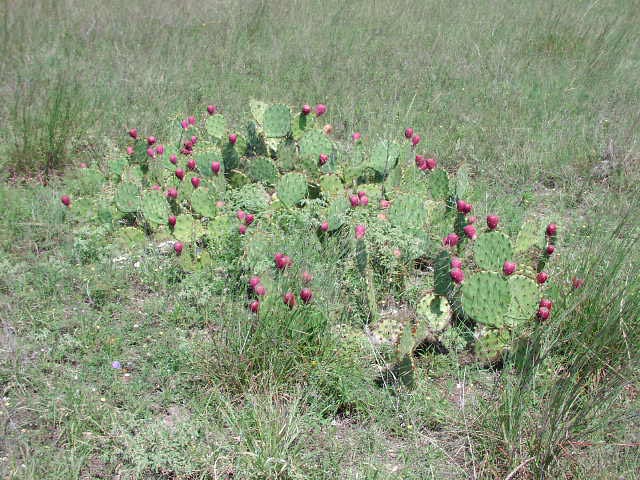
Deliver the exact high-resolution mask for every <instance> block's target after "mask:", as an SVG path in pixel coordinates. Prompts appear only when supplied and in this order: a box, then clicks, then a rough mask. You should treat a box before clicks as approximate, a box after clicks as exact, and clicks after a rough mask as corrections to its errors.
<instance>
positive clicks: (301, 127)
mask: <svg viewBox="0 0 640 480" xmlns="http://www.w3.org/2000/svg"><path fill="white" fill-rule="evenodd" d="M314 123H315V122H314V117H312V116H311V115H303V114H302V113H298V114H297V115H296V116H295V117H293V120H292V121H291V133H292V134H293V139H294V140H300V139H301V138H302V136H303V135H304V134H305V132H307V131H308V130H309V129H311V128H313V125H314Z"/></svg>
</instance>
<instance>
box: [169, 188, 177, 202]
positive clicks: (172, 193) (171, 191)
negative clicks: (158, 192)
mask: <svg viewBox="0 0 640 480" xmlns="http://www.w3.org/2000/svg"><path fill="white" fill-rule="evenodd" d="M167 197H168V198H171V199H173V200H175V199H176V198H178V190H176V189H175V188H173V187H171V188H170V189H168V190H167Z"/></svg>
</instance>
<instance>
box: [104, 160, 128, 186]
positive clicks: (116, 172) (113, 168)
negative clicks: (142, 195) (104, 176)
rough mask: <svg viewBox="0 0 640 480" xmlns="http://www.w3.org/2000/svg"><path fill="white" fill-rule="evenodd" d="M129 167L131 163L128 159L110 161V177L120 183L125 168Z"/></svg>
mask: <svg viewBox="0 0 640 480" xmlns="http://www.w3.org/2000/svg"><path fill="white" fill-rule="evenodd" d="M127 165H129V161H128V160H127V158H126V157H118V158H112V159H111V160H109V177H110V178H113V179H116V180H117V181H120V177H121V175H122V172H123V170H124V169H125V167H126V166H127Z"/></svg>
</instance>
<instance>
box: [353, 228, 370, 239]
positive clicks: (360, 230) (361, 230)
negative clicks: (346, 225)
mask: <svg viewBox="0 0 640 480" xmlns="http://www.w3.org/2000/svg"><path fill="white" fill-rule="evenodd" d="M355 230H356V240H360V239H362V238H364V234H365V233H366V232H367V227H365V226H364V225H356V229H355Z"/></svg>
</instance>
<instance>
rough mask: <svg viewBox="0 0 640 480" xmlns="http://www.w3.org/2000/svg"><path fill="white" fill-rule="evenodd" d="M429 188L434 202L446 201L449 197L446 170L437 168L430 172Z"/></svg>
mask: <svg viewBox="0 0 640 480" xmlns="http://www.w3.org/2000/svg"><path fill="white" fill-rule="evenodd" d="M429 187H430V190H431V196H432V197H433V199H434V200H446V199H447V198H448V197H449V175H447V172H446V170H443V169H442V168H437V169H435V170H434V171H433V172H431V174H430V175H429Z"/></svg>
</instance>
